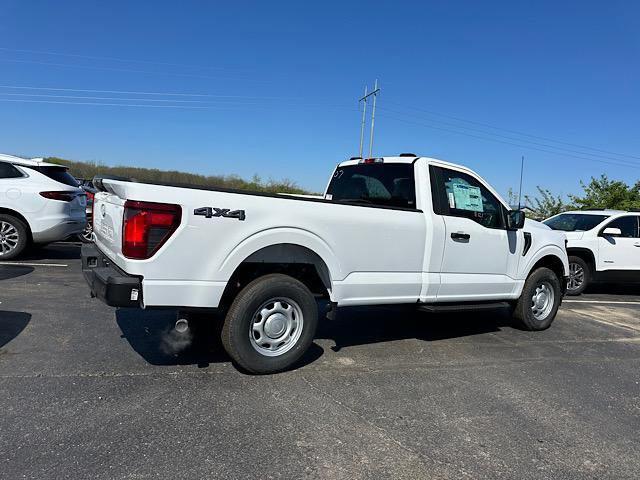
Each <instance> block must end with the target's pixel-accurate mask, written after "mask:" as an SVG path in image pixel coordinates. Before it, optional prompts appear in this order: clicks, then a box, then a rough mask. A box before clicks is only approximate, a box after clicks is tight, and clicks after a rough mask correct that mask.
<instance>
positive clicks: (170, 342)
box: [116, 304, 511, 369]
mask: <svg viewBox="0 0 640 480" xmlns="http://www.w3.org/2000/svg"><path fill="white" fill-rule="evenodd" d="M324 311H326V308H325V306H324V305H322V304H321V305H320V309H319V312H324ZM116 321H117V323H118V326H119V327H120V330H121V331H122V337H123V338H125V339H126V340H127V341H128V342H129V344H130V345H131V347H132V348H133V349H134V350H135V351H136V352H137V353H138V354H139V355H140V356H141V357H142V358H144V359H145V360H146V361H147V362H148V363H150V364H152V365H158V366H168V365H198V366H199V367H201V368H206V367H208V366H209V365H210V364H211V363H218V362H228V361H230V360H231V359H230V358H229V356H228V355H227V354H226V352H225V351H224V348H223V347H222V344H221V342H220V328H221V319H220V318H217V317H215V315H212V316H208V317H200V318H192V319H191V320H190V329H189V333H187V334H178V333H177V332H176V331H175V330H174V325H175V321H176V313H175V312H174V311H171V310H138V309H127V308H121V309H118V310H117V311H116ZM510 325H511V324H510V317H509V315H508V312H507V311H506V310H494V311H486V312H481V313H480V312H473V313H462V314H461V313H457V314H454V313H449V314H428V313H423V312H418V311H416V310H415V309H412V308H406V307H405V308H403V307H387V306H385V307H366V308H363V307H353V308H342V309H339V310H338V315H337V318H336V320H333V321H329V320H326V319H324V318H323V317H322V313H321V319H320V323H319V327H318V331H317V333H316V338H318V339H330V340H333V341H334V342H335V346H334V347H332V350H334V351H339V350H340V349H341V348H345V347H351V346H357V345H366V344H371V343H382V342H390V341H395V340H403V339H409V338H415V339H419V340H424V341H437V340H443V339H448V338H458V337H466V336H470V335H480V334H484V333H490V332H498V331H500V329H501V328H503V327H505V326H510ZM323 354H324V350H323V348H322V347H321V346H319V345H318V344H316V343H314V344H312V346H311V348H310V349H309V350H308V351H307V352H306V354H305V355H304V356H303V358H302V359H301V360H300V361H299V362H298V364H297V365H295V366H294V367H293V368H292V369H297V368H300V367H302V366H304V365H307V364H309V363H313V362H314V361H316V360H317V359H318V358H320V357H321V356H322V355H323Z"/></svg>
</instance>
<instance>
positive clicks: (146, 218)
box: [122, 200, 182, 260]
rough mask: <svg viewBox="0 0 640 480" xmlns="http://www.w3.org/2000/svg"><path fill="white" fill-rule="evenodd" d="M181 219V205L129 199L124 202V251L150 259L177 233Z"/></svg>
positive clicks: (134, 256) (127, 254)
mask: <svg viewBox="0 0 640 480" xmlns="http://www.w3.org/2000/svg"><path fill="white" fill-rule="evenodd" d="M181 218H182V209H181V208H180V205H173V204H169V203H151V202H135V201H132V200H127V201H126V202H125V204H124V224H123V226H122V254H123V255H124V256H125V257H127V258H134V259H138V260H141V259H146V258H150V257H151V256H152V255H153V254H154V253H156V252H157V251H158V250H159V249H160V247H161V246H162V245H164V243H165V242H166V241H167V240H168V239H169V237H171V235H173V233H174V232H175V231H176V229H177V228H178V226H179V225H180V219H181Z"/></svg>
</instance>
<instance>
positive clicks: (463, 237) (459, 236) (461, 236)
mask: <svg viewBox="0 0 640 480" xmlns="http://www.w3.org/2000/svg"><path fill="white" fill-rule="evenodd" d="M451 238H453V239H454V240H469V239H470V238H471V235H469V234H468V233H459V232H454V233H452V234H451Z"/></svg>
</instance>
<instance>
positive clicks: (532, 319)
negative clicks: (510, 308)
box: [513, 267, 562, 330]
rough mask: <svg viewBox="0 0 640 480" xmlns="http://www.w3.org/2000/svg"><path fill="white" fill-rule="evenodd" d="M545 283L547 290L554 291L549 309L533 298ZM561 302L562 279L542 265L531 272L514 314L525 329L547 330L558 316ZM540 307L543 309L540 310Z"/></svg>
mask: <svg viewBox="0 0 640 480" xmlns="http://www.w3.org/2000/svg"><path fill="white" fill-rule="evenodd" d="M543 285H544V287H545V288H546V289H547V290H552V291H553V299H552V300H550V302H551V303H550V304H546V305H548V307H549V308H548V311H547V308H544V309H542V308H540V307H539V306H538V304H536V303H535V302H534V300H533V299H534V296H535V295H536V291H538V289H540V288H542V286H543ZM561 302H562V287H561V285H560V279H559V278H558V276H557V275H556V274H555V272H554V271H553V270H550V269H548V268H545V267H541V268H538V269H537V270H535V271H534V272H533V273H531V275H529V278H527V280H526V282H525V283H524V288H523V289H522V294H521V295H520V298H519V299H518V302H517V303H516V306H515V309H514V312H513V316H514V318H515V320H517V321H518V323H519V324H520V326H521V327H522V328H524V329H525V330H545V329H547V328H549V327H550V326H551V324H552V323H553V320H554V319H555V318H556V313H558V308H559V307H560V303H561ZM534 309H535V310H536V311H538V312H539V315H540V316H539V317H536V316H535V315H534ZM540 309H542V310H543V311H542V312H540V311H539V310H540Z"/></svg>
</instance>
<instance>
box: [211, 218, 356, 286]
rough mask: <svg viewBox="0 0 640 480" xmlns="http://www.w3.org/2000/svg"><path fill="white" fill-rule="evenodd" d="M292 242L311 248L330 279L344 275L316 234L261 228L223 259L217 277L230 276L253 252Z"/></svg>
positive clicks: (338, 278) (331, 251)
mask: <svg viewBox="0 0 640 480" xmlns="http://www.w3.org/2000/svg"><path fill="white" fill-rule="evenodd" d="M281 244H292V245H299V246H301V247H305V248H307V249H309V250H311V251H312V252H313V253H315V254H316V255H318V257H320V259H321V260H322V261H323V262H324V264H325V265H326V266H327V269H328V270H329V275H330V277H331V281H336V280H342V279H344V277H345V276H346V274H345V273H344V272H343V270H342V268H341V266H340V263H339V262H338V260H337V257H336V255H335V253H334V252H333V250H332V249H331V247H330V246H329V244H327V242H325V241H324V240H323V239H322V238H320V237H319V236H318V235H316V234H314V233H311V232H309V231H307V230H303V229H299V228H273V229H267V230H262V231H260V232H257V233H255V234H253V235H251V236H250V237H248V238H246V239H245V240H243V241H242V242H241V243H240V244H238V245H237V246H236V247H235V248H234V249H233V250H232V251H231V252H230V253H229V254H228V255H227V257H226V258H225V259H224V261H223V262H222V264H221V266H220V269H219V271H218V274H219V275H218V278H226V279H229V278H231V275H233V273H234V272H235V271H236V269H237V268H238V266H239V265H240V264H241V263H242V262H244V261H245V260H247V259H248V258H249V257H250V256H251V255H253V254H254V253H256V252H258V251H260V250H262V249H264V248H266V247H270V246H272V245H281Z"/></svg>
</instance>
